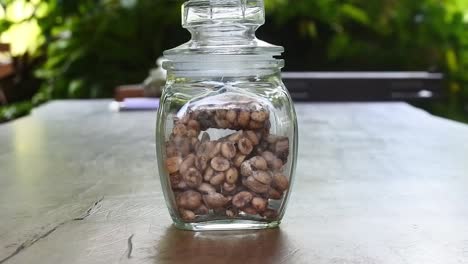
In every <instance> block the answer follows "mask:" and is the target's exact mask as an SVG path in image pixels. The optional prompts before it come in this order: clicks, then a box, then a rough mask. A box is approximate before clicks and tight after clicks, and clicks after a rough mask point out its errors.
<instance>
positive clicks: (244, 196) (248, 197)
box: [232, 192, 253, 208]
mask: <svg viewBox="0 0 468 264" xmlns="http://www.w3.org/2000/svg"><path fill="white" fill-rule="evenodd" d="M252 198H253V195H252V194H251V193H250V192H240V193H238V194H236V195H234V197H233V198H232V205H234V206H235V207H237V208H243V207H245V206H246V205H248V204H249V203H250V201H252Z"/></svg>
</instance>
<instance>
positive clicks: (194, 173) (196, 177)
mask: <svg viewBox="0 0 468 264" xmlns="http://www.w3.org/2000/svg"><path fill="white" fill-rule="evenodd" d="M182 176H183V179H184V181H185V182H186V183H187V185H188V186H189V187H191V188H197V187H198V186H200V184H201V183H202V181H203V178H202V175H201V174H200V172H199V171H198V170H197V169H195V168H190V169H188V170H187V172H186V173H185V174H183V175H182Z"/></svg>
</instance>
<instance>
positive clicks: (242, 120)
mask: <svg viewBox="0 0 468 264" xmlns="http://www.w3.org/2000/svg"><path fill="white" fill-rule="evenodd" d="M237 122H238V123H239V125H240V126H241V127H247V126H248V125H249V122H250V113H249V112H247V111H241V112H240V113H239V116H238V117H237Z"/></svg>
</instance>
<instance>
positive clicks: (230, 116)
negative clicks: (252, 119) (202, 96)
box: [226, 110, 237, 124]
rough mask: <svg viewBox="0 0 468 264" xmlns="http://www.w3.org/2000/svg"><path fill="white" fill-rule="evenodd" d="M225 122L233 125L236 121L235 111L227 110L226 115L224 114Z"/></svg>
mask: <svg viewBox="0 0 468 264" xmlns="http://www.w3.org/2000/svg"><path fill="white" fill-rule="evenodd" d="M226 120H227V121H228V122H229V123H231V124H232V123H234V122H235V121H236V120H237V113H236V111H234V110H229V111H228V112H227V113H226Z"/></svg>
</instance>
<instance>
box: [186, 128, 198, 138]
mask: <svg viewBox="0 0 468 264" xmlns="http://www.w3.org/2000/svg"><path fill="white" fill-rule="evenodd" d="M198 133H199V132H198V131H197V130H195V129H188V130H187V137H193V138H196V137H198Z"/></svg>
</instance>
